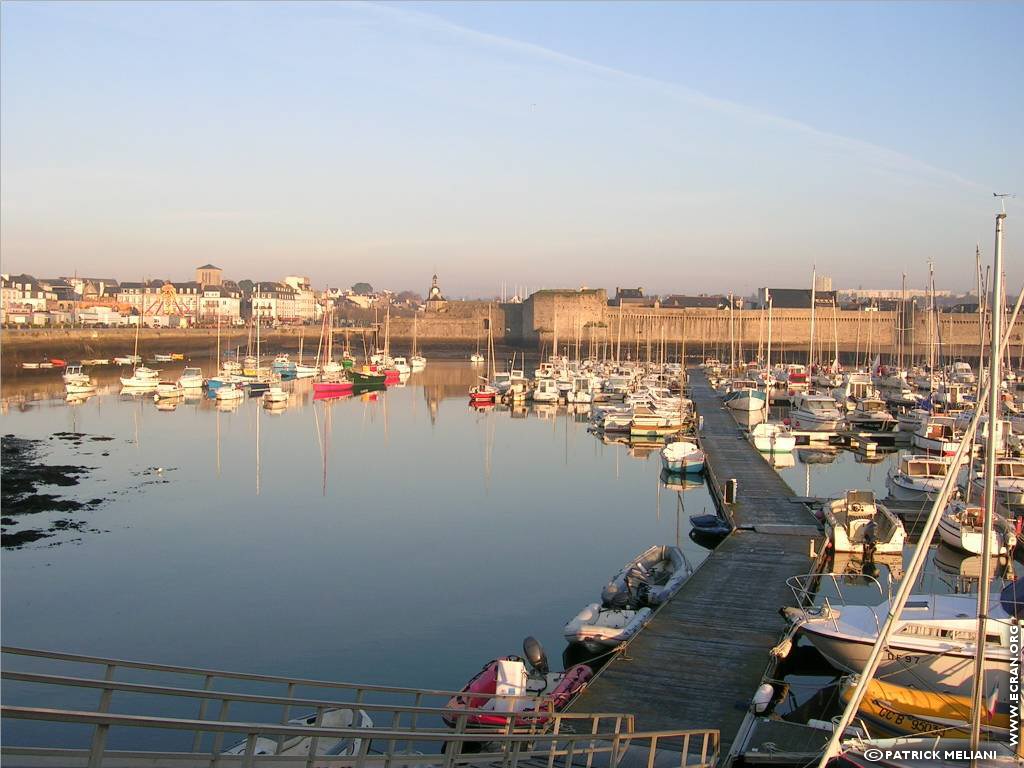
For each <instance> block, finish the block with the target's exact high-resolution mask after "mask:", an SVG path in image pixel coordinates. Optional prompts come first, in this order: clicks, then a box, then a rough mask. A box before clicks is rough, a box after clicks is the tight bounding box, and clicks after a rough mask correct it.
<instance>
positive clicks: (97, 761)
mask: <svg viewBox="0 0 1024 768" xmlns="http://www.w3.org/2000/svg"><path fill="white" fill-rule="evenodd" d="M109 730H110V726H109V725H107V724H106V723H101V724H98V725H97V726H96V730H95V732H94V733H93V736H92V747H91V748H90V749H89V768H100V766H101V765H103V750H104V749H105V748H106V745H107V731H109Z"/></svg>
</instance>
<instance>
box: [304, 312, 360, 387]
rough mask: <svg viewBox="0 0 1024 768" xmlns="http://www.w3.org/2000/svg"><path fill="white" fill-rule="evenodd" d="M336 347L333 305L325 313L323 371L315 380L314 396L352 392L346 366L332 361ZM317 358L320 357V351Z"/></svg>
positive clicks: (321, 347) (321, 346)
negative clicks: (346, 374)
mask: <svg viewBox="0 0 1024 768" xmlns="http://www.w3.org/2000/svg"><path fill="white" fill-rule="evenodd" d="M333 347H334V307H333V306H332V307H331V308H330V309H329V310H328V311H327V312H325V313H324V323H323V329H322V330H321V333H320V350H322V351H323V353H324V354H323V358H324V364H323V365H322V366H320V370H321V373H320V375H319V376H317V377H316V380H315V381H314V382H313V397H314V399H321V398H324V397H340V396H341V395H347V394H351V392H352V387H353V382H352V380H351V379H349V378H348V377H346V376H345V372H344V370H345V369H344V368H343V366H342V365H341V364H340V363H332V361H331V357H332V356H333ZM320 350H318V353H317V358H318V359H319V357H320V355H319V351H320Z"/></svg>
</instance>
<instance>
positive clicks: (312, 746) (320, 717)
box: [278, 707, 356, 768]
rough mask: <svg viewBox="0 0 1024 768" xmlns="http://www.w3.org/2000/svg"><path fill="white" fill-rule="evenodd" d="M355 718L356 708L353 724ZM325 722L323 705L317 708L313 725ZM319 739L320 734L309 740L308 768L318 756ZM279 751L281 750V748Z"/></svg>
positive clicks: (353, 713)
mask: <svg viewBox="0 0 1024 768" xmlns="http://www.w3.org/2000/svg"><path fill="white" fill-rule="evenodd" d="M355 719H356V713H355V710H352V723H353V725H354V724H355ZM323 724H324V708H323V707H317V708H316V720H315V721H314V722H313V725H314V726H315V727H317V728H319V727H320V726H322V725H323ZM319 740H320V737H319V736H313V737H312V738H311V739H310V740H309V756H308V757H307V758H306V768H313V758H314V757H315V756H316V743H317V741H319ZM278 751H279V752H280V749H279V750H278Z"/></svg>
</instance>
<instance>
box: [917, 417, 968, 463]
mask: <svg viewBox="0 0 1024 768" xmlns="http://www.w3.org/2000/svg"><path fill="white" fill-rule="evenodd" d="M960 438H961V435H960V433H959V432H958V431H957V429H956V419H955V418H954V417H952V416H929V417H928V418H927V419H925V420H924V421H923V422H922V423H921V426H920V427H918V428H917V429H916V430H915V431H914V437H913V441H914V446H915V447H917V448H920V449H921V450H922V451H926V452H928V453H935V454H938V455H939V456H952V455H953V454H955V453H956V450H957V448H958V447H959V446H960Z"/></svg>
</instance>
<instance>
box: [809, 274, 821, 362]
mask: <svg viewBox="0 0 1024 768" xmlns="http://www.w3.org/2000/svg"><path fill="white" fill-rule="evenodd" d="M817 285H818V267H817V266H814V267H813V268H812V269H811V337H810V341H808V343H807V373H808V374H810V372H811V363H812V362H813V360H814V299H815V296H814V291H815V288H817Z"/></svg>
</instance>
